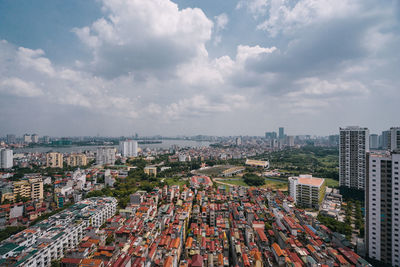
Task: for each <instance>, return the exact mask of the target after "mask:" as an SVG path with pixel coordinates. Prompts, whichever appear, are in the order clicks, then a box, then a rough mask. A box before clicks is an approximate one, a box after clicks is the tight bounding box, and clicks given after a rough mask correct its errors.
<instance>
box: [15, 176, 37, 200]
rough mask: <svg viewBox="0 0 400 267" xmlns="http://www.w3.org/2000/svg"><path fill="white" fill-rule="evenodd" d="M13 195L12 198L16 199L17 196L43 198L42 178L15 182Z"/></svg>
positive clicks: (33, 198) (32, 198) (34, 198)
mask: <svg viewBox="0 0 400 267" xmlns="http://www.w3.org/2000/svg"><path fill="white" fill-rule="evenodd" d="M13 185H14V189H13V197H12V199H11V198H10V200H12V201H15V200H16V198H17V196H18V195H19V196H20V197H24V198H27V199H31V200H42V199H43V180H42V178H31V179H29V180H22V181H18V182H14V184H13Z"/></svg>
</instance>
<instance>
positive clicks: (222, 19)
mask: <svg viewBox="0 0 400 267" xmlns="http://www.w3.org/2000/svg"><path fill="white" fill-rule="evenodd" d="M228 22H229V19H228V15H226V13H222V14H220V15H218V16H215V27H216V31H221V30H223V29H225V27H226V25H228Z"/></svg>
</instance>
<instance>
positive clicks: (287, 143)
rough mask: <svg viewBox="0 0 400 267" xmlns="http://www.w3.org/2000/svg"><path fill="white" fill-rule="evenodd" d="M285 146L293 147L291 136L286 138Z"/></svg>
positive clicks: (292, 137)
mask: <svg viewBox="0 0 400 267" xmlns="http://www.w3.org/2000/svg"><path fill="white" fill-rule="evenodd" d="M286 145H287V146H289V147H294V136H293V135H288V136H286Z"/></svg>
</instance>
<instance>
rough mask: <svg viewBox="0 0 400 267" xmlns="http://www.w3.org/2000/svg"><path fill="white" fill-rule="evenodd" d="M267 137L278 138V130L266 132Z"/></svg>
mask: <svg viewBox="0 0 400 267" xmlns="http://www.w3.org/2000/svg"><path fill="white" fill-rule="evenodd" d="M265 138H266V139H276V138H278V135H277V134H276V132H266V133H265Z"/></svg>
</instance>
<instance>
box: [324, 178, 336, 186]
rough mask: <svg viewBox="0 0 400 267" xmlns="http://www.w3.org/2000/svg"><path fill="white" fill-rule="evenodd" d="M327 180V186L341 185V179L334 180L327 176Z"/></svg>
mask: <svg viewBox="0 0 400 267" xmlns="http://www.w3.org/2000/svg"><path fill="white" fill-rule="evenodd" d="M325 181H326V186H328V187H334V188H338V187H339V181H338V180H334V179H331V178H325Z"/></svg>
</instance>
